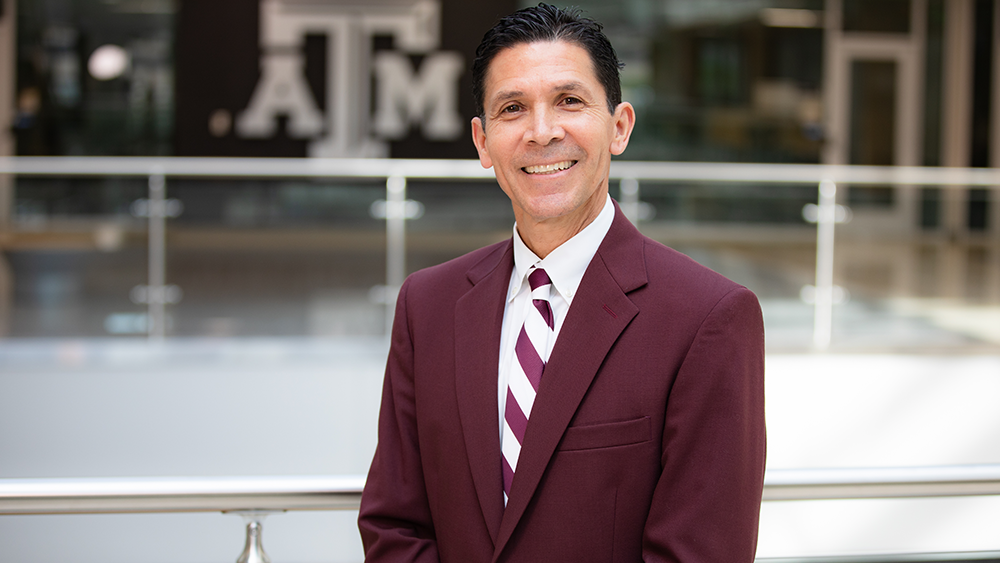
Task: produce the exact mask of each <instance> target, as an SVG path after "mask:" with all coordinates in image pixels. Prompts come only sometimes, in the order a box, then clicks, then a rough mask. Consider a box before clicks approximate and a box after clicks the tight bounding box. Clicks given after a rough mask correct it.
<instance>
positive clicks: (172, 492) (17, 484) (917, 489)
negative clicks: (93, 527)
mask: <svg viewBox="0 0 1000 563" xmlns="http://www.w3.org/2000/svg"><path fill="white" fill-rule="evenodd" d="M364 481H365V478H364V476H363V475H340V476H331V475H322V476H281V477H130V478H82V479H51V478H49V479H0V515H13V514H84V513H88V514H89V513H135V512H142V513H147V512H148V513H153V512H230V511H238V510H357V508H358V506H359V503H360V502H361V490H362V489H363V488H364ZM987 495H1000V464H992V465H958V466H940V467H884V468H838V469H768V470H767V471H766V472H765V474H764V498H763V500H764V501H789V500H829V499H862V498H904V497H905V498H924V497H942V496H987Z"/></svg>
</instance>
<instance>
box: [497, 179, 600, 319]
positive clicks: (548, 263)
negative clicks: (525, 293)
mask: <svg viewBox="0 0 1000 563" xmlns="http://www.w3.org/2000/svg"><path fill="white" fill-rule="evenodd" d="M614 218H615V207H614V205H612V203H611V196H610V195H608V196H607V199H606V200H605V202H604V208H603V209H601V212H600V213H599V214H598V215H597V218H595V219H594V220H593V221H591V222H590V224H589V225H587V226H586V227H584V228H583V230H582V231H580V232H579V233H577V234H575V235H573V238H571V239H569V240H568V241H566V242H564V243H562V244H561V245H559V246H558V247H557V248H556V249H555V250H553V251H552V252H550V253H549V255H548V256H546V257H545V258H544V259H542V258H539V257H538V256H536V255H535V253H534V252H532V251H531V249H530V248H528V246H527V245H526V244H524V241H523V240H521V235H520V234H519V233H518V232H517V223H515V224H514V275H513V276H512V278H511V283H510V290H509V291H508V292H507V300H508V301H510V300H512V299H513V298H514V296H515V295H517V294H518V292H520V291H521V285H523V284H524V282H525V280H526V279H527V277H528V271H529V270H530V269H531V267H532V266H535V267H536V268H543V269H544V270H545V273H546V274H548V276H549V279H550V280H552V286H553V287H554V288H555V290H556V291H557V292H558V293H559V295H561V296H562V297H563V298H564V299H565V300H566V301H567V302H570V301H572V300H573V296H574V295H576V290H577V288H578V287H580V281H581V280H583V274H584V272H586V271H587V266H589V265H590V261H591V260H592V259H593V258H594V254H597V247H599V246H601V242H602V241H603V240H604V236H605V235H607V234H608V231H609V230H610V229H611V223H612V222H613V221H614Z"/></svg>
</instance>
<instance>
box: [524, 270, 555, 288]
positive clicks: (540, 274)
mask: <svg viewBox="0 0 1000 563" xmlns="http://www.w3.org/2000/svg"><path fill="white" fill-rule="evenodd" d="M550 283H552V280H550V279H549V275H548V274H546V273H545V270H543V269H541V268H535V270H534V271H532V272H531V273H530V274H528V285H530V286H531V291H534V290H536V289H538V288H539V287H542V286H543V285H548V284H550Z"/></svg>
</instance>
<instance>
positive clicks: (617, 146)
mask: <svg viewBox="0 0 1000 563" xmlns="http://www.w3.org/2000/svg"><path fill="white" fill-rule="evenodd" d="M612 121H613V123H614V128H615V132H614V137H612V139H611V154H613V155H616V156H617V155H619V154H621V153H623V152H625V148H626V147H628V139H629V137H631V136H632V128H633V127H635V108H633V107H632V104H630V103H628V102H622V103H620V104H618V107H617V108H615V115H614V117H613V118H612Z"/></svg>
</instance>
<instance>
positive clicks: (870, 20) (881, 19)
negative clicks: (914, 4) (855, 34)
mask: <svg viewBox="0 0 1000 563" xmlns="http://www.w3.org/2000/svg"><path fill="white" fill-rule="evenodd" d="M843 2H844V3H843V7H844V20H843V26H844V31H868V32H877V33H909V32H910V0H843Z"/></svg>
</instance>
